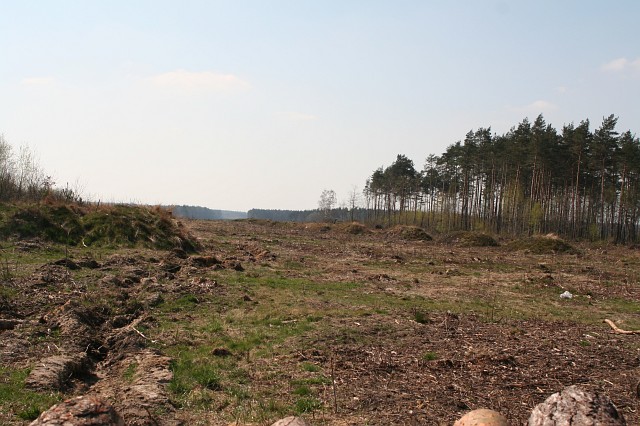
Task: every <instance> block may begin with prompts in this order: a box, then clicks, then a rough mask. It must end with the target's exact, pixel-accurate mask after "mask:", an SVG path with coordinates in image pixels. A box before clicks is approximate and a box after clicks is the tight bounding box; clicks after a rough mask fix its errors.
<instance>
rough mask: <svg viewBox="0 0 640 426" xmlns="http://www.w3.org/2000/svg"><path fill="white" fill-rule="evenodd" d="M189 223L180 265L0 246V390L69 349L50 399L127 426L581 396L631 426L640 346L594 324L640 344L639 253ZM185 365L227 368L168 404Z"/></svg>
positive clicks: (400, 415) (524, 407)
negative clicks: (584, 391) (55, 255)
mask: <svg viewBox="0 0 640 426" xmlns="http://www.w3.org/2000/svg"><path fill="white" fill-rule="evenodd" d="M185 225H186V226H187V227H188V228H189V230H190V231H191V232H192V233H193V234H194V235H196V236H197V237H198V238H199V240H200V242H201V243H202V244H203V247H204V249H203V251H202V252H201V253H199V254H197V255H193V256H190V257H189V256H186V255H184V254H183V253H178V252H174V253H170V252H162V251H150V250H121V251H118V252H113V251H112V252H104V253H103V252H99V253H98V252H92V251H91V250H89V249H84V248H72V249H70V251H69V257H70V258H72V259H73V260H74V261H75V264H77V265H79V264H83V265H85V266H81V267H79V269H74V268H73V267H72V265H71V264H69V263H68V262H57V264H56V263H54V262H52V261H51V259H45V258H44V257H43V256H40V257H38V256H36V255H32V254H31V253H30V252H20V253H19V254H15V253H18V251H17V249H15V248H14V247H10V246H8V245H6V247H5V248H4V249H3V250H4V253H5V254H7V255H8V254H9V253H14V254H15V256H16V257H15V258H16V259H17V260H15V272H14V273H13V275H14V276H13V278H12V279H11V280H7V281H5V282H4V283H3V288H4V292H3V293H2V294H4V296H3V298H2V299H0V308H1V310H0V320H6V321H7V324H8V322H13V326H7V327H3V329H1V330H0V363H1V367H2V368H3V370H0V384H2V383H4V382H7V381H8V379H7V377H8V376H7V375H6V371H9V370H11V369H24V368H31V369H32V370H31V371H32V372H33V371H34V370H35V369H34V366H36V365H37V364H38V363H39V362H42V360H43V359H46V358H47V357H53V356H58V355H73V354H78V353H84V354H86V358H87V359H88V361H86V362H84V361H83V364H82V366H79V367H77V366H75V367H74V371H73V372H72V373H69V372H68V371H70V370H69V368H70V367H69V366H67V370H64V371H66V372H67V373H66V374H67V375H69V374H70V377H62V378H60V377H58V376H56V380H62V382H63V384H62V385H59V386H58V385H56V386H58V387H59V392H60V397H61V398H62V397H70V396H75V395H79V394H86V393H89V394H95V395H98V396H100V397H103V398H105V399H107V400H109V401H110V402H112V403H113V405H114V406H115V408H116V409H117V410H118V411H119V412H120V414H122V415H123V417H124V418H125V421H126V422H127V424H132V425H133V424H214V425H228V424H230V423H232V422H233V421H237V424H247V425H249V424H252V425H262V424H264V425H268V424H271V423H272V422H273V421H275V420H277V418H279V417H283V416H284V415H285V414H293V412H294V411H295V410H296V409H297V410H298V412H299V413H300V412H301V413H302V415H303V416H304V417H305V418H306V419H307V420H308V421H309V422H310V423H311V424H318V425H321V424H322V425H359V424H371V425H389V424H394V425H396V424H397V425H439V424H449V425H450V424H452V423H453V421H455V419H457V418H459V417H460V416H461V415H462V414H464V413H465V412H466V411H468V410H470V409H476V408H492V409H495V410H498V411H500V412H501V413H503V414H504V415H505V416H506V417H507V418H508V419H509V420H510V421H511V422H512V424H514V425H516V424H525V423H526V420H527V418H528V415H529V413H530V411H531V409H532V408H533V407H534V406H535V405H536V404H538V403H540V402H542V401H544V400H545V399H546V398H547V397H548V396H549V395H550V394H552V393H554V392H557V391H559V390H561V389H562V388H564V387H565V386H569V385H573V384H582V385H584V386H586V387H588V388H593V389H598V390H601V391H603V392H604V393H605V394H606V395H608V396H609V397H610V398H611V399H612V400H613V402H614V403H615V404H616V406H617V407H618V409H619V410H620V411H621V412H622V413H623V414H624V416H625V418H626V420H627V423H628V424H640V411H638V410H639V409H640V399H639V397H640V395H638V383H639V381H640V335H619V334H614V333H613V332H612V330H611V329H610V328H609V327H608V326H607V325H606V324H603V323H602V320H603V319H605V318H609V319H611V320H613V321H614V322H616V324H618V325H619V326H620V327H622V328H626V329H640V252H639V251H637V250H632V249H629V248H627V247H616V246H609V245H599V246H595V245H587V244H576V247H577V248H578V249H579V253H578V254H558V255H554V254H549V255H535V254H531V253H527V252H522V251H518V252H515V251H510V250H509V249H508V248H507V247H506V246H505V245H503V246H501V247H457V246H455V247H454V246H449V245H446V244H442V243H438V242H433V241H411V240H406V239H401V238H398V237H396V236H394V235H393V234H389V233H387V232H385V231H384V230H372V231H370V232H366V233H362V234H351V233H347V232H344V231H343V230H341V228H340V227H339V226H331V227H322V226H317V225H305V224H289V223H276V222H266V221H235V222H217V221H188V222H185ZM41 249H42V250H44V249H43V248H41ZM11 250H14V251H11ZM34 250H36V252H37V251H38V249H34ZM86 258H91V259H93V260H94V261H95V264H92V263H90V262H86V261H85V262H84V263H83V262H81V260H82V259H85V260H86ZM54 260H59V259H54ZM89 265H91V266H89ZM564 291H570V292H571V293H572V294H573V296H574V297H573V298H572V299H561V298H560V297H559V295H560V294H561V293H563V292H564ZM212 322H215V323H216V325H215V327H214V326H212V325H211V323H212ZM251 333H254V334H251ZM251 338H254V341H251ZM250 341H251V342H253V343H251V344H249V343H248V342H250ZM240 343H242V344H244V346H242V345H241V344H240ZM212 347H215V348H216V350H217V352H216V351H213V352H212V351H211V348H212ZM185 352H193V353H195V354H197V355H194V360H195V361H194V362H196V363H204V364H206V363H216V365H217V366H219V367H220V366H228V367H229V370H228V371H226V370H224V368H222V367H220V370H219V371H220V374H221V380H220V382H219V383H218V382H215V383H213V384H211V385H207V386H200V387H197V386H196V388H194V389H191V390H189V391H188V392H187V393H185V394H184V395H183V396H180V397H178V396H176V395H177V394H176V393H175V387H174V388H172V387H171V386H172V385H171V384H172V383H173V384H174V385H175V380H174V379H172V373H171V371H172V370H174V371H175V366H174V364H172V362H174V361H172V360H175V359H176V357H180V356H184V354H185ZM74 356H75V355H74ZM83 359H84V358H83ZM52 368H53V367H52ZM2 372H5V373H2ZM232 373H233V374H232ZM236 373H237V374H236ZM3 374H4V375H3ZM47 374H51V370H49V373H47ZM176 374H177V373H176ZM234 374H235V375H234ZM235 381H237V383H236V382H235ZM301 383H303V384H306V385H305V386H306V387H307V388H309V389H307V390H308V391H309V392H310V394H309V396H308V397H306V396H305V395H302V393H303V391H302V390H300V388H303V387H305V386H301V385H300V384H301ZM172 389H174V390H172ZM240 390H242V392H240ZM296 392H298V393H296ZM304 392H306V390H305V391H304ZM240 393H242V396H238V395H239V394H240ZM312 397H313V398H312ZM305 402H306V403H310V404H311V403H314V404H316V405H314V406H312V407H307V408H308V409H307V408H305V407H301V404H303V403H305ZM0 403H3V402H2V401H0ZM267 403H268V404H271V405H273V407H276V408H273V407H271V408H265V406H266V405H268V404H267ZM7 404H8V403H7ZM263 405H264V406H263ZM7 407H9V409H7ZM296 407H297V408H296ZM0 412H2V414H0V423H2V424H8V425H21V424H28V421H26V420H22V419H20V418H19V417H17V416H16V415H15V414H16V413H15V412H12V409H11V407H10V406H8V405H7V406H5V410H0ZM234 424H235V423H234Z"/></svg>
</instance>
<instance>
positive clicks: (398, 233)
mask: <svg viewBox="0 0 640 426" xmlns="http://www.w3.org/2000/svg"><path fill="white" fill-rule="evenodd" d="M387 235H390V236H392V237H397V238H401V239H403V240H411V241H431V240H433V238H432V237H431V235H429V234H428V233H427V231H425V230H424V229H422V228H420V227H419V226H404V225H397V226H394V227H393V228H391V229H389V230H388V231H387Z"/></svg>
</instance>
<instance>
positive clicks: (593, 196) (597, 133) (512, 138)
mask: <svg viewBox="0 0 640 426" xmlns="http://www.w3.org/2000/svg"><path fill="white" fill-rule="evenodd" d="M617 122H618V118H617V117H615V116H614V115H610V116H608V117H604V119H603V121H602V123H601V124H600V126H599V127H598V128H596V129H594V130H592V129H591V124H590V122H589V120H588V119H586V120H582V121H581V122H580V123H579V124H578V125H574V124H573V123H571V124H566V125H564V126H563V127H562V129H561V130H560V131H558V130H556V129H555V128H554V127H553V126H552V125H551V124H548V123H546V121H545V119H544V117H543V116H542V115H539V116H538V117H537V118H536V119H535V121H534V122H533V123H531V122H530V121H529V120H528V119H526V118H525V119H524V120H522V121H521V122H520V123H519V124H518V125H516V126H514V127H512V128H511V129H510V130H509V131H508V132H507V133H505V134H503V135H498V134H494V133H492V132H491V128H490V127H488V128H479V129H477V130H475V131H474V130H471V131H469V132H468V133H467V134H466V136H465V138H464V140H463V141H458V142H456V143H454V144H452V145H450V146H449V147H448V148H447V149H446V150H445V152H444V153H442V155H440V156H437V155H429V156H428V157H427V158H426V161H425V163H424V167H423V168H422V170H416V168H415V166H414V163H413V161H412V160H410V159H409V158H407V157H406V156H404V155H398V156H397V158H396V160H395V161H394V162H393V163H392V164H391V165H390V166H388V167H384V168H383V167H381V168H378V169H377V170H375V171H374V172H373V174H372V175H371V176H370V178H369V179H368V180H367V182H366V185H365V189H364V195H365V200H366V210H367V212H368V220H369V221H372V222H375V223H384V224H387V225H391V224H394V223H406V224H408V223H411V224H415V225H420V226H423V227H428V228H432V229H436V230H438V231H441V232H450V231H454V230H482V231H491V232H495V233H498V234H501V233H503V234H511V235H522V234H534V233H551V232H553V233H557V234H560V235H563V236H566V237H570V238H577V239H580V238H583V239H611V240H614V241H615V242H619V243H620V242H627V241H637V240H638V221H639V220H640V142H639V140H638V138H637V137H636V136H635V134H633V133H631V131H630V130H627V131H625V132H618V130H616V125H617Z"/></svg>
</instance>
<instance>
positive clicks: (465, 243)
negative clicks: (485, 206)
mask: <svg viewBox="0 0 640 426" xmlns="http://www.w3.org/2000/svg"><path fill="white" fill-rule="evenodd" d="M440 241H441V242H443V243H446V244H453V245H456V246H459V247H496V246H498V242H497V241H496V240H495V239H494V238H493V237H492V236H491V235H488V234H485V233H484V232H475V231H457V232H451V233H449V234H446V235H444V236H443V237H442V238H440Z"/></svg>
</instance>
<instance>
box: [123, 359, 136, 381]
mask: <svg viewBox="0 0 640 426" xmlns="http://www.w3.org/2000/svg"><path fill="white" fill-rule="evenodd" d="M136 371H138V363H137V362H132V363H131V364H129V365H128V366H127V368H125V370H124V371H123V372H122V378H123V379H124V380H125V381H127V382H128V383H131V382H133V379H134V377H135V374H136Z"/></svg>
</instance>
